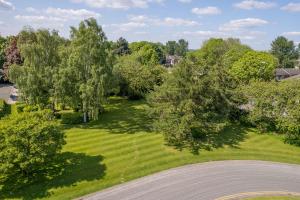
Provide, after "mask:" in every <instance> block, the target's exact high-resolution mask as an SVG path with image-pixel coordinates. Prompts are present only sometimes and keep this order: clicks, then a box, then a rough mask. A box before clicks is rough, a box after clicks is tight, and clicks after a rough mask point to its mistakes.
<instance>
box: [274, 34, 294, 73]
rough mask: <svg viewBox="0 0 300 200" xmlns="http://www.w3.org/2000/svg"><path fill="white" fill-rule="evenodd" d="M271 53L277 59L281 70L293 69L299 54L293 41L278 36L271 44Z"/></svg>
mask: <svg viewBox="0 0 300 200" xmlns="http://www.w3.org/2000/svg"><path fill="white" fill-rule="evenodd" d="M271 53H272V54H273V55H274V56H275V57H276V58H277V59H278V61H279V66H280V67H282V68H293V67H295V65H296V63H297V59H298V58H299V52H298V51H297V49H296V46H295V44H294V42H293V41H289V40H288V39H287V38H285V37H283V36H280V37H277V38H276V39H275V40H274V41H273V42H272V44H271Z"/></svg>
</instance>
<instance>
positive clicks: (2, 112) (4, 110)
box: [0, 99, 11, 118]
mask: <svg viewBox="0 0 300 200" xmlns="http://www.w3.org/2000/svg"><path fill="white" fill-rule="evenodd" d="M10 112H11V111H10V105H8V104H7V103H6V102H5V101H4V100H2V99H0V118H2V117H4V116H6V115H9V114H10Z"/></svg>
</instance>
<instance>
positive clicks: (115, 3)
mask: <svg viewBox="0 0 300 200" xmlns="http://www.w3.org/2000/svg"><path fill="white" fill-rule="evenodd" d="M71 1H72V2H75V3H85V4H87V5H88V6H90V7H93V8H114V9H129V8H147V7H148V5H149V3H163V2H164V0H71Z"/></svg>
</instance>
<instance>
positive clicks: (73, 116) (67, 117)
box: [60, 112, 83, 124]
mask: <svg viewBox="0 0 300 200" xmlns="http://www.w3.org/2000/svg"><path fill="white" fill-rule="evenodd" d="M82 116H83V114H82V113H81V112H67V113H61V114H60V117H61V122H62V123H63V124H81V123H83V117H82Z"/></svg>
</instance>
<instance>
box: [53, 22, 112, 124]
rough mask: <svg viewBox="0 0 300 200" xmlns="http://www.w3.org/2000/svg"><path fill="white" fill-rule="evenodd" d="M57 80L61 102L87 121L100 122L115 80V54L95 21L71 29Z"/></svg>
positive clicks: (58, 95) (82, 23)
mask: <svg viewBox="0 0 300 200" xmlns="http://www.w3.org/2000/svg"><path fill="white" fill-rule="evenodd" d="M62 55H63V57H62V64H61V67H60V71H59V75H58V76H57V79H56V89H57V91H56V92H57V94H56V96H57V97H58V98H59V100H60V102H62V103H64V104H65V105H69V106H71V107H72V108H74V109H76V108H77V109H80V110H82V112H83V113H84V121H85V122H86V121H87V119H88V118H89V119H98V117H99V114H100V113H101V111H102V109H103V105H102V104H103V102H104V101H105V98H106V97H107V95H108V93H109V91H110V90H109V89H110V87H111V80H112V67H113V55H112V50H111V46H110V43H109V42H108V41H107V38H106V36H105V33H104V32H103V30H102V28H101V26H99V25H98V24H97V22H96V20H95V19H88V20H85V21H83V22H81V23H80V24H79V27H78V28H75V27H72V30H71V42H70V46H69V47H67V48H65V51H64V52H63V53H62Z"/></svg>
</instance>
